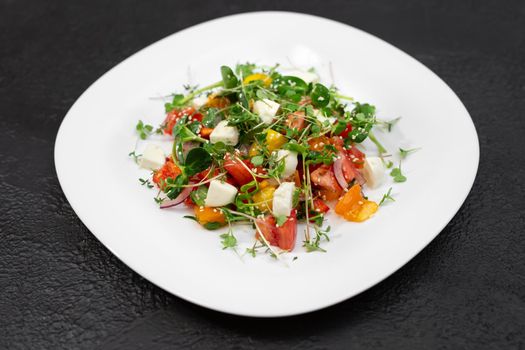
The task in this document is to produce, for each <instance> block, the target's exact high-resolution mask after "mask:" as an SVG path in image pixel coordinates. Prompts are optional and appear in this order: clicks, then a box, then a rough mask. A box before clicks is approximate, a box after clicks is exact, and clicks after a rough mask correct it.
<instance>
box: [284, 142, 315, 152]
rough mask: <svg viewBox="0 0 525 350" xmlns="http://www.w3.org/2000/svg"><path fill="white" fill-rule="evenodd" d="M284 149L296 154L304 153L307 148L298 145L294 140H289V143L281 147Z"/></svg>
mask: <svg viewBox="0 0 525 350" xmlns="http://www.w3.org/2000/svg"><path fill="white" fill-rule="evenodd" d="M283 148H284V149H287V150H289V151H294V152H297V153H301V154H302V153H306V152H307V151H308V149H309V147H308V146H307V145H305V144H299V143H297V141H295V140H291V141H290V142H288V143H286V144H284V145H283Z"/></svg>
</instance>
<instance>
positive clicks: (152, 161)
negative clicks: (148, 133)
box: [138, 144, 166, 170]
mask: <svg viewBox="0 0 525 350" xmlns="http://www.w3.org/2000/svg"><path fill="white" fill-rule="evenodd" d="M165 161H166V157H165V156H164V152H163V151H162V148H160V147H159V146H157V145H151V144H149V145H147V146H146V149H145V150H144V152H142V157H140V158H139V160H138V163H139V165H140V166H141V167H142V168H144V169H149V170H157V169H160V168H161V167H162V166H163V165H164V162H165Z"/></svg>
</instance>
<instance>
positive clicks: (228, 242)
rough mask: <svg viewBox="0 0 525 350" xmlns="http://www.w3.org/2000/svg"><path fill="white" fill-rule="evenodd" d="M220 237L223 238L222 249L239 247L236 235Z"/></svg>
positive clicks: (224, 234) (227, 234)
mask: <svg viewBox="0 0 525 350" xmlns="http://www.w3.org/2000/svg"><path fill="white" fill-rule="evenodd" d="M220 237H221V238H222V241H221V243H222V249H227V248H235V246H237V238H235V236H234V235H232V234H230V233H223V234H222V235H220Z"/></svg>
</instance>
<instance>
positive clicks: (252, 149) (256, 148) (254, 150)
mask: <svg viewBox="0 0 525 350" xmlns="http://www.w3.org/2000/svg"><path fill="white" fill-rule="evenodd" d="M259 153H261V146H259V145H258V144H257V142H254V143H252V145H251V147H250V150H249V151H248V155H249V156H250V157H255V156H257V155H259Z"/></svg>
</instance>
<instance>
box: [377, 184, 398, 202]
mask: <svg viewBox="0 0 525 350" xmlns="http://www.w3.org/2000/svg"><path fill="white" fill-rule="evenodd" d="M391 193H392V187H390V188H389V189H388V192H387V193H385V194H384V195H383V198H381V201H380V202H379V205H383V204H384V203H385V202H386V201H392V202H395V201H396V200H395V199H394V197H392V194H391Z"/></svg>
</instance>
